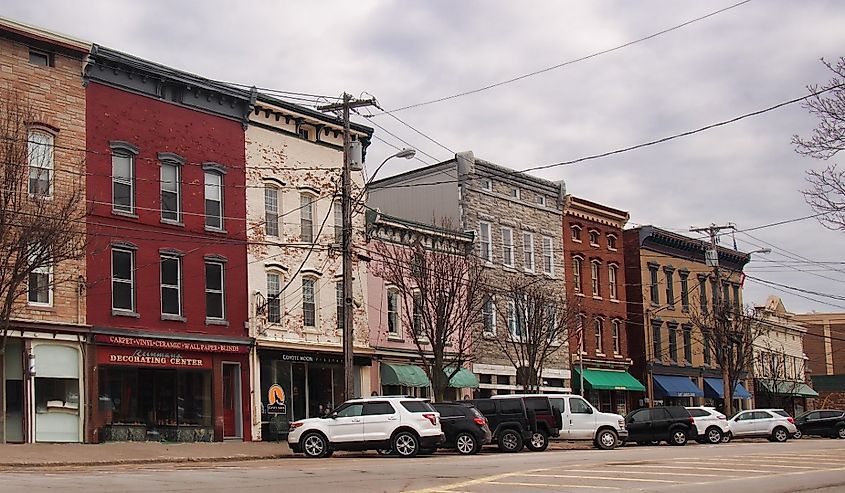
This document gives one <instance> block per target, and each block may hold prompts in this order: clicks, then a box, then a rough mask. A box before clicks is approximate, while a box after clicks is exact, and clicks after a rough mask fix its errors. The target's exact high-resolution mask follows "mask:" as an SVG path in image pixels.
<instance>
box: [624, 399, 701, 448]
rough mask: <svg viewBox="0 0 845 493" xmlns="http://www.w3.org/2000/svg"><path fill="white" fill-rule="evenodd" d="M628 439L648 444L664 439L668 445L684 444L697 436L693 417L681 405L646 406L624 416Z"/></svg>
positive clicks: (640, 443)
mask: <svg viewBox="0 0 845 493" xmlns="http://www.w3.org/2000/svg"><path fill="white" fill-rule="evenodd" d="M625 427H626V428H627V429H628V441H631V442H637V444H639V445H648V444H652V443H655V442H660V441H665V442H668V443H669V444H670V445H686V444H687V441H689V440H690V439H694V438H696V436H697V431H696V428H695V419H694V418H693V417H692V416H691V415H690V412H689V411H687V409H686V408H685V407H683V406H658V407H647V408H642V409H637V410H635V411H632V412H631V413H630V414H628V416H626V417H625Z"/></svg>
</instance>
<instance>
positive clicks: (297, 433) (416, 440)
mask: <svg viewBox="0 0 845 493" xmlns="http://www.w3.org/2000/svg"><path fill="white" fill-rule="evenodd" d="M444 440H445V436H444V434H443V431H442V430H441V428H440V415H439V413H438V412H437V411H435V410H434V408H433V407H431V404H429V403H428V401H426V400H425V399H415V398H409V397H370V398H366V399H352V400H349V401H346V402H344V403H343V404H341V405H340V406H338V407H337V409H336V410H335V411H334V412H333V413H331V414H329V415H328V416H325V417H322V418H308V419H302V420H299V421H294V422H293V423H291V424H290V433H289V434H288V444H289V445H290V448H291V450H293V451H294V452H296V453H303V454H305V456H306V457H314V458H316V457H329V456H331V455H332V453H333V452H334V451H335V450H379V449H382V450H385V449H387V450H391V451H392V452H393V453H394V454H395V455H398V456H400V457H413V456H415V455H417V454H418V453H419V452H420V451H421V450H424V449H436V448H437V447H438V446H439V445H440V444H441V443H443V441H444Z"/></svg>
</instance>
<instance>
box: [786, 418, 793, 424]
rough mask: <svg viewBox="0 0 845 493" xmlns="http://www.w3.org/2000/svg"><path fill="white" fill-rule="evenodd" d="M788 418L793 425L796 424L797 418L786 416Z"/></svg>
mask: <svg viewBox="0 0 845 493" xmlns="http://www.w3.org/2000/svg"><path fill="white" fill-rule="evenodd" d="M786 420H787V421H789V422H790V423H791V424H793V425H794V424H795V418H792V417H789V418H786Z"/></svg>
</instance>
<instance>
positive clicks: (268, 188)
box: [264, 185, 282, 238]
mask: <svg viewBox="0 0 845 493" xmlns="http://www.w3.org/2000/svg"><path fill="white" fill-rule="evenodd" d="M268 193H269V194H270V195H271V197H269V198H272V194H273V193H275V195H276V198H275V201H276V206H275V208H276V210H275V211H273V210H271V209H272V206H271V205H270V204H269V203H268V196H267V194H268ZM279 195H280V194H279V187H277V186H274V185H264V233H265V234H266V235H267V236H271V237H273V238H278V237H280V236H281V234H282V228H281V225H280V224H279V202H280V200H279ZM270 202H272V200H271V201H270ZM272 214H275V216H276V218H275V220H274V222H275V225H276V231H275V233H273V232H271V231H270V227H269V226H270V224H271V219H270V216H271V215H272Z"/></svg>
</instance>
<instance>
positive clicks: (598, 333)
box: [593, 318, 604, 354]
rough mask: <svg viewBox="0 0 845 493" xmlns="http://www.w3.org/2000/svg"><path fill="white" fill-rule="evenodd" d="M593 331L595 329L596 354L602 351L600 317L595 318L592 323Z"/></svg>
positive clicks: (601, 324) (601, 323)
mask: <svg viewBox="0 0 845 493" xmlns="http://www.w3.org/2000/svg"><path fill="white" fill-rule="evenodd" d="M593 325H594V328H595V331H596V354H600V353H604V349H603V347H604V346H603V344H602V343H603V341H602V335H603V334H602V329H603V325H604V323H603V322H602V320H601V319H600V318H597V319H596V320H595V322H594V323H593Z"/></svg>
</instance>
